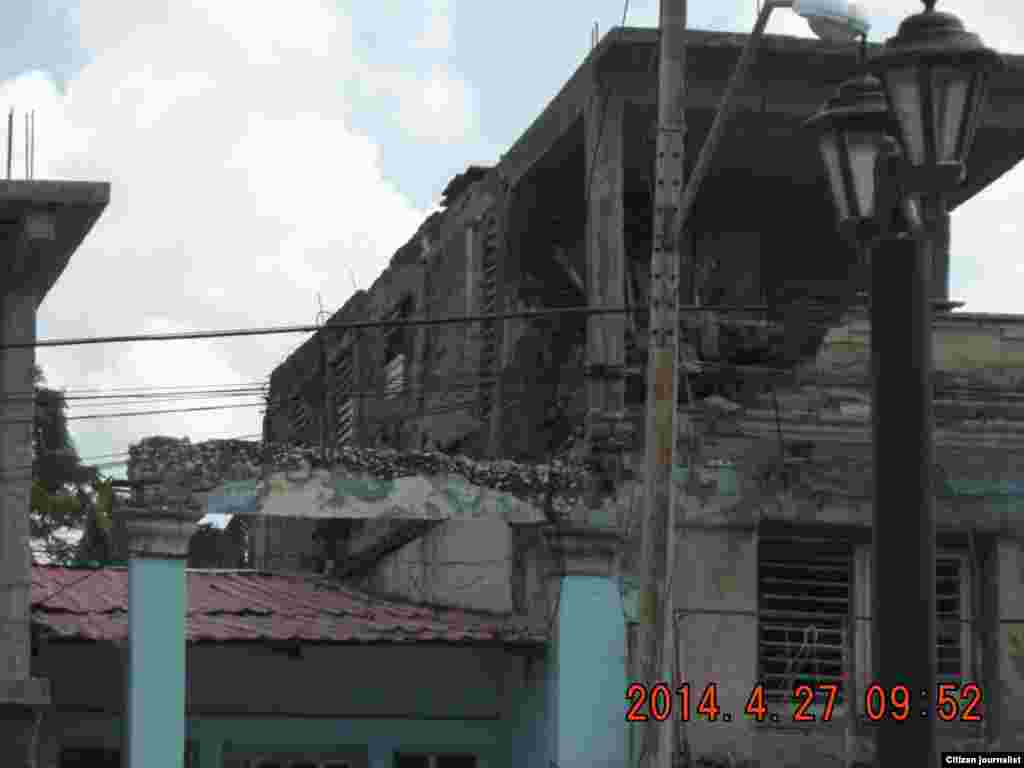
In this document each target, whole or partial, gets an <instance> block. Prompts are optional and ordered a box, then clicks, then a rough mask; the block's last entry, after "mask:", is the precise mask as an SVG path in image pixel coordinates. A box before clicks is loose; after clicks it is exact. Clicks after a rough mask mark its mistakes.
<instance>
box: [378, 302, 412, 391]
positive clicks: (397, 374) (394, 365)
mask: <svg viewBox="0 0 1024 768" xmlns="http://www.w3.org/2000/svg"><path fill="white" fill-rule="evenodd" d="M410 315H412V299H411V298H406V299H405V300H403V301H402V302H401V303H400V304H399V305H398V306H397V307H396V308H395V309H394V311H393V312H392V313H391V315H390V316H389V317H388V319H389V320H406V319H408V318H409V316H410ZM409 338H410V336H409V331H408V328H407V327H405V326H395V327H393V328H388V329H387V332H386V335H385V341H384V360H385V361H386V362H385V364H384V395H385V397H389V398H391V397H396V396H397V395H399V394H400V393H402V392H404V391H405V386H406V364H405V353H406V347H407V346H408V341H409Z"/></svg>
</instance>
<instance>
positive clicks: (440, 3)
mask: <svg viewBox="0 0 1024 768" xmlns="http://www.w3.org/2000/svg"><path fill="white" fill-rule="evenodd" d="M413 46H414V47H415V48H420V49H423V50H430V51H449V49H450V48H451V47H452V20H451V8H450V6H449V3H448V0H433V2H431V3H430V6H429V8H428V10H427V16H426V22H425V23H424V25H423V31H422V32H421V33H420V36H419V37H418V38H417V39H416V42H415V43H413Z"/></svg>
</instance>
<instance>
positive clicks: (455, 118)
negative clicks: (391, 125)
mask: <svg viewBox="0 0 1024 768" xmlns="http://www.w3.org/2000/svg"><path fill="white" fill-rule="evenodd" d="M362 86H363V88H364V89H365V90H366V92H367V93H369V94H372V95H374V96H376V97H379V98H383V99H385V100H387V101H389V102H391V103H392V104H393V105H394V108H395V115H396V119H397V121H398V123H400V124H401V125H402V128H403V130H405V131H406V132H407V133H408V134H409V135H410V136H412V137H413V138H415V139H419V140H421V141H429V142H437V143H440V144H448V143H453V142H456V141H460V140H463V139H466V138H468V137H469V136H470V134H471V133H472V132H473V131H474V130H475V128H476V122H475V113H476V105H475V99H474V97H473V92H472V90H471V89H470V87H469V84H468V83H466V81H465V80H463V79H462V78H460V77H457V76H455V75H453V74H452V73H451V72H449V71H448V69H447V68H446V67H444V66H443V65H440V64H437V65H435V66H434V67H433V68H432V69H431V70H430V71H429V72H427V73H426V74H412V73H409V72H404V71H398V70H387V71H385V70H380V71H375V72H372V73H368V74H367V76H366V77H365V78H364V80H363V82H362Z"/></svg>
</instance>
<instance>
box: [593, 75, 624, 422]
mask: <svg viewBox="0 0 1024 768" xmlns="http://www.w3.org/2000/svg"><path fill="white" fill-rule="evenodd" d="M623 112H624V105H623V101H622V98H621V96H620V95H618V94H616V93H615V92H614V91H610V90H609V89H606V88H602V87H600V86H598V87H595V91H594V97H593V98H592V99H591V100H590V106H589V108H588V109H587V113H586V115H585V116H584V123H585V129H586V150H587V151H586V175H585V178H584V195H586V196H587V198H586V199H587V201H588V202H587V241H586V242H587V277H586V281H587V303H588V304H590V305H591V306H595V307H598V306H620V307H621V306H622V305H624V304H625V303H626V237H625V214H624V210H623V205H624V199H623V185H624V180H625V179H624V177H625V168H624V162H623ZM625 362H626V317H625V316H624V315H594V316H592V317H588V318H587V364H588V365H592V366H593V365H598V366H601V365H607V366H622V365H624V364H625ZM614 372H618V373H621V369H620V368H616V369H614ZM587 400H588V408H589V409H590V410H591V411H594V410H596V411H604V412H607V411H612V412H618V411H621V410H622V409H623V408H624V403H625V383H624V380H623V379H612V378H607V377H602V375H598V376H596V377H595V378H592V379H590V381H589V384H588V387H587ZM589 426H590V425H589V419H588V427H589ZM588 434H589V430H588Z"/></svg>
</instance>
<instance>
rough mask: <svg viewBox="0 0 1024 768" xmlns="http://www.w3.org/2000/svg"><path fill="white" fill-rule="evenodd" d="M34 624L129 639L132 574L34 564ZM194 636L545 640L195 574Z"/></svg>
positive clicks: (352, 598)
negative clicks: (130, 575)
mask: <svg viewBox="0 0 1024 768" xmlns="http://www.w3.org/2000/svg"><path fill="white" fill-rule="evenodd" d="M32 621H33V623H35V624H37V625H39V626H41V627H43V628H45V629H48V630H50V631H51V632H53V633H55V634H56V635H58V636H61V637H66V638H79V639H83V640H96V641H117V640H124V639H126V638H127V636H128V571H127V570H126V569H123V568H100V569H90V570H86V569H81V568H60V567H56V566H47V565H35V566H33V567H32ZM187 635H188V640H189V642H198V641H219V642H227V641H242V640H247V641H261V640H274V641H287V640H296V641H305V642H335V643H349V642H359V643H370V642H396V643H408V642H428V641H433V642H448V643H466V642H468V643H481V642H499V643H530V644H536V643H543V642H544V639H545V632H544V631H543V629H541V628H538V627H526V626H524V625H521V624H520V625H514V624H513V623H511V622H509V621H507V620H505V619H504V618H502V617H498V616H488V615H484V614H478V613H470V612H466V611H459V610H455V609H448V608H435V607H432V606H424V605H415V604H412V603H401V602H395V601H388V600H383V599H381V598H379V597H375V596H372V595H368V594H366V593H363V592H359V591H357V590H354V589H351V588H349V587H345V586H342V585H340V584H338V583H337V582H332V581H328V580H326V579H323V578H320V577H316V576H301V575H284V574H269V573H256V572H252V571H189V572H188V616H187Z"/></svg>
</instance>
